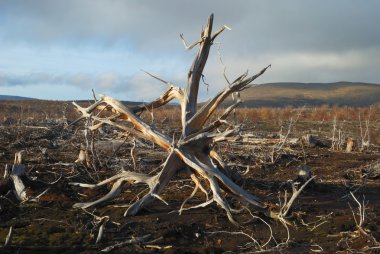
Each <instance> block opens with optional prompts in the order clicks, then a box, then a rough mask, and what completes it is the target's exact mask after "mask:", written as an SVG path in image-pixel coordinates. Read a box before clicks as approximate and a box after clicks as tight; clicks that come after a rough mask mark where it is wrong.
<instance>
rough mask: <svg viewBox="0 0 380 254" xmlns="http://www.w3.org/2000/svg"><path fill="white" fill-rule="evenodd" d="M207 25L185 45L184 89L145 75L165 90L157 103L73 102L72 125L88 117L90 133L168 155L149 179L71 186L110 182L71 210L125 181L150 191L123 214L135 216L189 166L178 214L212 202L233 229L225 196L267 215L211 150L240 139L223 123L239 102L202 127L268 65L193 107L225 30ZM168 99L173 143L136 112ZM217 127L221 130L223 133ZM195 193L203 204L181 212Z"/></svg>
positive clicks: (136, 176) (123, 176)
mask: <svg viewBox="0 0 380 254" xmlns="http://www.w3.org/2000/svg"><path fill="white" fill-rule="evenodd" d="M212 25H213V15H211V16H210V17H209V19H208V22H207V24H206V26H205V28H204V29H203V31H202V32H201V37H200V40H199V41H198V42H196V43H195V44H193V45H192V46H189V47H188V48H189V49H191V48H193V47H195V46H197V45H199V49H198V53H197V54H196V57H195V59H194V62H193V65H192V66H191V68H190V70H189V73H188V77H187V85H186V88H185V90H184V91H183V90H182V89H181V88H179V87H176V86H174V85H173V84H171V83H170V82H167V81H164V80H162V79H160V78H158V77H156V76H153V75H152V74H149V73H148V74H149V75H150V76H152V77H154V78H155V79H158V80H159V81H161V82H163V83H165V84H167V85H169V89H168V90H167V91H166V92H165V93H164V94H163V95H161V96H160V97H159V98H158V99H156V100H155V101H153V102H151V103H149V104H147V105H142V106H136V107H126V106H125V105H124V104H122V103H121V102H119V101H117V100H115V99H113V98H111V97H107V96H103V97H101V99H100V100H97V101H95V102H94V103H93V104H92V105H90V106H89V107H87V108H83V107H81V106H79V105H78V104H76V103H73V104H74V105H75V106H76V108H77V109H78V111H79V112H80V113H81V114H82V116H81V117H80V118H79V119H78V120H76V121H74V123H75V122H78V121H79V120H82V119H87V120H89V119H90V120H91V121H92V123H91V124H89V123H88V122H87V124H86V127H87V128H88V129H90V130H91V131H95V130H97V129H99V128H100V127H102V126H103V125H110V126H113V127H115V128H117V129H118V130H120V131H122V132H124V133H125V135H131V136H134V137H137V138H141V139H145V140H146V141H150V142H152V143H153V144H156V145H158V146H160V147H161V148H162V149H164V150H166V151H167V152H168V157H167V159H166V162H165V163H164V166H163V168H162V170H161V171H160V172H159V173H158V174H157V175H154V176H148V175H145V174H141V173H136V172H122V173H120V174H118V175H116V176H114V177H111V178H109V179H107V180H104V181H102V182H100V183H98V184H93V185H91V184H81V183H71V184H72V185H74V186H80V187H87V188H96V187H99V186H102V185H105V184H107V183H111V182H115V183H114V184H113V186H112V189H111V191H110V192H109V193H108V194H107V195H105V196H104V197H102V198H100V199H98V200H96V201H93V202H86V203H77V204H75V205H74V207H79V208H87V207H90V206H94V205H97V204H100V203H102V202H104V201H107V200H110V199H112V198H113V197H115V196H116V195H118V194H119V193H120V191H121V188H122V185H123V183H125V182H128V183H130V184H135V183H145V184H147V185H148V187H149V192H148V193H146V194H145V195H144V196H143V197H142V198H140V199H138V200H137V201H135V202H134V203H133V204H132V205H131V206H130V207H129V208H128V209H127V211H126V212H125V215H135V214H137V213H138V212H139V211H140V210H141V209H142V208H144V207H147V206H149V205H150V204H151V202H152V201H153V200H154V199H155V198H158V199H160V200H162V198H161V197H160V194H161V192H162V191H163V190H164V189H165V187H166V186H167V184H168V183H169V182H170V180H171V179H172V177H173V176H174V175H175V174H176V173H177V172H178V171H179V170H180V169H183V168H189V169H190V175H191V177H192V180H193V181H194V183H195V188H194V190H193V192H192V194H191V195H190V196H189V197H188V198H187V199H186V200H184V202H183V203H182V205H181V207H180V209H179V212H180V213H181V212H182V211H184V210H187V209H191V208H196V207H201V206H206V205H208V204H211V203H213V202H215V203H217V204H218V205H219V206H220V207H221V208H223V209H224V210H225V212H226V214H227V216H228V218H229V220H230V221H231V222H232V223H234V224H236V225H237V222H236V221H235V219H234V218H233V216H232V213H233V212H234V209H232V208H231V207H230V205H229V203H228V201H227V199H226V197H225V194H228V195H229V196H231V197H234V198H236V199H237V200H239V201H240V202H241V203H242V204H243V205H251V206H254V207H255V208H256V209H257V210H259V211H261V212H263V213H265V214H267V215H268V216H271V215H272V213H271V212H270V211H269V208H268V206H267V205H266V204H264V203H263V202H261V201H260V200H259V198H257V197H255V196H253V195H251V194H250V193H248V192H246V191H245V190H244V189H242V188H241V187H240V186H239V185H237V184H236V183H235V182H234V181H233V180H232V179H231V178H230V177H229V176H227V175H226V172H228V167H227V165H226V163H224V162H223V160H222V158H221V156H219V155H218V154H217V153H216V151H214V150H212V147H213V145H214V144H215V143H217V142H221V141H227V140H228V139H229V138H231V137H232V138H233V137H238V136H239V135H240V131H241V129H240V126H234V125H232V124H229V123H228V122H227V117H228V115H229V114H230V113H231V112H232V111H233V109H235V108H236V107H237V105H238V104H239V101H238V102H237V103H235V104H233V105H232V106H230V107H229V108H227V109H226V110H225V111H224V113H223V114H222V115H221V116H220V117H219V118H218V119H217V120H216V121H214V122H211V123H210V124H209V125H208V126H205V124H206V123H207V122H209V120H210V117H211V116H212V115H213V113H214V112H215V110H216V108H217V107H218V106H219V105H221V103H222V102H223V101H224V100H225V99H226V98H227V97H228V96H230V95H231V94H233V93H234V92H240V91H243V90H244V89H246V88H247V87H249V86H250V85H251V83H252V82H253V81H254V80H255V79H256V78H258V77H259V76H261V75H262V74H263V73H264V72H265V71H266V70H267V68H269V67H270V66H268V67H266V68H263V69H262V70H261V71H260V72H259V73H257V74H255V75H253V76H248V72H246V73H244V74H242V75H241V76H239V77H238V78H237V79H236V80H235V81H233V82H231V83H229V85H228V86H227V87H226V88H225V89H223V90H222V91H220V92H219V93H218V94H217V95H216V96H215V97H213V98H212V99H211V100H209V101H208V102H207V103H205V104H204V106H203V107H201V108H200V109H198V108H197V97H198V88H199V82H200V79H201V77H202V75H203V74H202V72H203V69H204V66H205V64H206V61H207V58H208V54H209V50H210V48H211V46H212V44H213V42H214V39H215V38H216V37H217V36H218V35H219V34H220V33H221V32H223V31H224V29H225V26H223V27H222V28H221V29H220V30H219V31H217V32H216V33H215V34H212ZM173 99H177V100H178V101H179V103H180V106H181V122H182V135H181V137H180V138H179V140H175V137H174V136H173V138H172V137H170V136H168V135H166V134H165V133H163V132H161V131H160V130H159V129H157V128H156V127H155V126H154V125H153V124H151V125H149V124H147V123H145V122H144V121H143V120H142V119H141V117H140V114H141V113H142V112H144V111H145V110H153V109H154V108H158V107H161V106H163V105H165V104H167V103H169V102H170V101H171V100H173ZM104 113H106V114H104ZM225 126H227V127H225ZM222 127H223V128H224V129H222ZM133 159H134V158H133ZM135 170H136V169H135ZM198 178H202V179H204V180H205V182H207V183H208V188H209V189H210V190H211V193H212V197H211V198H210V199H209V197H208V192H207V191H206V189H205V188H204V187H203V186H202V185H201V183H200V181H199V180H198ZM198 189H201V191H203V192H204V193H205V194H206V201H205V202H204V203H202V204H199V205H196V206H193V207H190V208H184V205H185V204H186V202H187V201H188V200H189V199H190V198H192V197H193V196H194V195H195V193H196V192H197V191H198ZM164 202H165V201H164ZM272 217H273V216H272ZM276 218H277V217H276Z"/></svg>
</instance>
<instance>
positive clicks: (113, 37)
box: [0, 0, 380, 101]
mask: <svg viewBox="0 0 380 254" xmlns="http://www.w3.org/2000/svg"><path fill="white" fill-rule="evenodd" d="M378 10H380V2H379V1H375V0H368V1H365V2H361V1H354V0H335V1H327V0H321V1H313V0H289V1H275V0H267V1H255V0H253V1H242V0H237V1H226V0H222V1H200V0H194V1H167V0H165V1H137V0H135V1H121V0H67V1H49V0H34V1H31V0H25V1H21V0H20V1H19V0H9V1H7V0H2V1H0V94H12V95H19V96H28V97H35V98H40V99H55V100H74V99H89V98H91V97H92V93H91V89H92V88H93V89H94V90H95V92H96V93H102V94H107V95H110V96H114V97H116V98H118V99H122V100H139V101H141V100H143V101H149V100H151V99H153V98H155V97H157V96H159V94H160V93H161V92H162V91H163V90H164V89H165V87H164V86H163V85H162V84H160V83H159V82H157V81H155V80H153V79H152V78H150V77H148V76H147V75H146V74H144V72H143V71H142V70H146V71H149V72H151V73H154V74H156V75H158V76H160V77H162V78H163V79H166V80H168V81H171V82H174V83H176V84H178V85H180V86H184V85H185V82H186V75H187V70H188V68H189V66H190V65H191V62H192V58H193V57H194V54H195V50H193V51H185V50H184V48H183V45H182V42H181V40H180V38H179V34H180V33H183V34H184V36H185V38H186V40H188V42H192V41H196V40H197V39H198V36H199V32H200V30H201V27H202V25H203V24H204V23H205V21H206V20H207V17H208V15H209V14H211V13H214V14H215V23H214V27H215V28H214V29H217V28H219V27H220V26H222V25H223V24H227V25H228V26H229V27H231V28H232V31H226V32H224V33H223V34H222V35H221V36H220V37H219V38H218V43H216V44H215V45H214V48H213V50H212V51H211V54H210V57H209V62H208V65H207V66H206V69H205V72H204V74H205V77H206V81H207V83H209V84H210V88H209V91H208V92H207V90H206V86H204V85H202V87H201V89H200V96H201V99H205V98H207V97H208V96H210V94H213V93H215V92H216V91H218V90H219V89H221V88H223V87H224V86H225V85H226V83H225V81H224V79H223V76H222V73H223V69H224V67H226V73H227V75H228V76H229V77H230V79H234V78H235V77H236V76H238V75H240V74H241V73H243V72H245V71H246V70H247V69H248V70H249V71H250V72H251V73H253V72H257V71H258V70H260V69H261V68H262V67H264V66H266V65H268V64H272V68H271V69H270V70H269V71H268V72H267V73H265V75H264V76H262V77H260V79H259V80H257V83H266V82H290V81H295V82H336V81H342V80H346V81H362V82H370V83H380V77H379V74H378V73H379V71H378V70H379V66H380V29H378V27H377V26H378V24H379V21H380V19H379V18H378ZM218 49H219V50H218ZM220 56H221V57H222V59H223V64H224V65H223V64H222V63H221V62H220V60H219V58H220Z"/></svg>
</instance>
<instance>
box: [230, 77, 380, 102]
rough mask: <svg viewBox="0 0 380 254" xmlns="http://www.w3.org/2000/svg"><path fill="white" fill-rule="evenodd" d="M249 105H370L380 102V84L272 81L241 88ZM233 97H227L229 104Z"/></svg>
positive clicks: (244, 99) (242, 95) (242, 96)
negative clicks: (243, 89)
mask: <svg viewBox="0 0 380 254" xmlns="http://www.w3.org/2000/svg"><path fill="white" fill-rule="evenodd" d="M241 98H242V100H243V106H245V107H284V106H294V107H299V106H304V105H305V106H320V105H337V106H369V105H372V104H376V103H380V85H378V84H369V83H355V82H344V81H342V82H336V83H290V82H288V83H268V84H261V85H258V86H255V87H251V88H248V89H247V90H245V91H243V92H241ZM231 103H232V99H228V100H227V101H226V104H227V105H230V104H231Z"/></svg>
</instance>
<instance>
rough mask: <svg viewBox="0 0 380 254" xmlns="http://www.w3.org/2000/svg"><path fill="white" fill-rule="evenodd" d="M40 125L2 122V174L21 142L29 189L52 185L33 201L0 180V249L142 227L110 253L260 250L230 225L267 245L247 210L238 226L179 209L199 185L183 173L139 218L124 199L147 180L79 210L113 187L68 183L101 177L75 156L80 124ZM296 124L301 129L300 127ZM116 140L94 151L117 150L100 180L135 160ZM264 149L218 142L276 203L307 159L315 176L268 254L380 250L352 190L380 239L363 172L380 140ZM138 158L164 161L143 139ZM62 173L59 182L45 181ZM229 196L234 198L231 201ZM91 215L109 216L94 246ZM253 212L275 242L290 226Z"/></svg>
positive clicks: (93, 248) (142, 162) (49, 245)
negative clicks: (270, 154) (269, 157)
mask: <svg viewBox="0 0 380 254" xmlns="http://www.w3.org/2000/svg"><path fill="white" fill-rule="evenodd" d="M36 125H38V126H40V127H41V126H42V127H47V128H46V129H45V128H31V127H30V126H32V125H29V127H22V126H19V125H11V126H0V175H1V177H2V175H3V174H4V172H3V170H4V168H5V164H12V163H13V159H14V154H15V152H17V151H20V150H25V154H24V158H25V164H26V165H27V169H28V174H29V176H30V177H36V179H38V180H36V181H39V182H36V181H34V182H31V184H30V185H29V187H28V194H29V195H30V196H37V195H38V194H40V193H42V192H43V191H44V190H46V189H47V188H49V190H48V192H47V193H46V194H44V195H42V196H41V197H40V198H39V199H38V200H37V201H36V202H32V201H27V202H24V203H21V204H19V203H18V201H17V200H16V199H15V198H14V195H13V194H12V193H7V192H8V190H9V188H8V189H7V188H6V186H4V185H1V183H0V195H1V198H0V244H3V243H4V241H5V238H6V235H7V234H8V231H9V228H10V227H11V226H12V227H13V237H12V241H11V244H10V245H9V246H7V247H1V248H0V253H20V254H21V253H99V251H100V250H102V249H104V248H105V247H107V246H110V245H112V244H114V243H116V242H121V241H125V240H127V239H131V238H133V237H142V236H145V235H150V236H149V237H147V240H146V241H145V243H140V244H129V245H125V246H124V247H120V248H116V249H115V250H114V251H113V252H112V253H160V252H163V253H223V252H228V251H231V252H233V253H241V252H253V251H257V250H258V249H255V248H253V247H252V245H249V244H248V243H252V240H251V239H250V238H248V237H247V236H245V235H242V234H240V233H237V234H231V233H225V232H226V231H228V232H244V233H246V234H248V235H251V236H252V237H253V238H255V239H256V240H257V241H258V242H259V243H260V244H261V245H262V244H263V243H265V242H266V240H267V239H268V237H269V235H270V231H269V229H268V226H267V225H266V224H264V223H263V222H262V221H260V220H258V219H256V220H251V218H252V217H251V216H250V215H249V213H247V212H243V213H241V214H238V215H236V219H237V221H238V222H240V223H241V224H242V226H241V227H240V228H238V227H236V226H234V225H233V224H231V223H230V222H229V221H228V219H227V216H226V214H225V212H224V211H223V210H222V209H221V208H219V207H217V205H215V204H212V205H209V206H208V207H205V208H198V209H193V210H188V211H184V212H183V213H182V214H181V215H179V214H178V209H179V208H180V206H181V204H182V202H183V200H184V199H185V198H186V197H188V196H189V195H190V193H191V192H192V189H193V183H192V182H191V181H188V176H187V175H186V173H185V172H183V173H182V174H179V175H178V176H176V177H175V180H174V181H173V182H171V183H170V184H169V186H168V187H167V188H166V190H165V191H164V193H163V194H162V197H163V198H164V200H165V201H167V202H168V203H169V205H165V204H164V203H163V202H161V201H159V200H156V201H154V203H153V205H152V206H151V207H149V210H148V209H146V210H144V211H142V212H140V213H139V214H138V215H136V216H134V217H124V216H123V214H124V212H125V210H126V208H125V207H121V206H123V205H124V206H125V205H128V204H129V203H130V202H131V201H132V200H133V199H134V198H135V195H136V194H138V193H141V192H142V191H144V190H145V186H143V185H134V186H128V185H125V186H124V188H123V191H122V193H121V195H120V196H118V197H117V198H115V199H114V200H112V201H110V202H107V203H106V204H104V205H99V206H97V207H96V209H95V208H89V209H87V211H88V213H86V212H85V211H83V210H81V209H74V208H72V206H73V204H74V203H76V202H83V201H90V200H95V199H97V198H99V197H101V196H103V195H105V194H106V193H107V192H108V191H109V190H110V188H111V185H108V186H106V187H103V188H99V189H95V190H90V189H84V188H80V187H74V186H70V185H69V184H68V183H69V182H87V183H94V182H95V181H94V180H93V179H91V178H90V176H89V174H88V173H87V172H86V169H85V167H84V166H83V165H79V164H72V163H73V162H74V161H75V160H76V158H77V157H78V151H79V146H80V143H81V142H82V133H81V131H80V128H78V127H77V126H75V127H70V128H67V129H65V128H64V127H63V125H60V124H57V123H54V124H52V123H44V124H42V123H38V124H36ZM301 126H302V128H304V129H306V130H307V129H309V130H310V129H313V128H314V123H312V122H310V123H308V124H306V123H304V124H302V125H301ZM260 128H264V127H263V126H260V125H259V124H258V125H257V126H256V131H257V132H259V131H260V132H264V131H267V130H268V128H266V127H265V129H260ZM168 131H169V130H168ZM171 131H172V130H171ZM298 132H299V133H301V132H302V130H301V129H298ZM300 135H301V134H300ZM108 136H109V137H116V136H117V134H112V133H111V132H110V134H109V135H108ZM104 144H106V145H104ZM107 144H108V145H107ZM110 144H111V143H110V141H109V140H103V147H102V148H103V149H100V148H99V150H98V153H99V157H100V158H102V160H103V162H106V161H107V160H108V158H110V157H112V156H111V154H112V153H115V156H114V157H113V159H112V158H111V159H109V160H108V163H104V164H105V165H104V166H103V167H102V168H100V169H98V171H97V172H95V171H94V170H93V169H88V172H89V173H90V175H91V177H93V178H94V179H97V178H99V180H103V179H105V178H107V177H110V176H112V175H114V174H116V173H117V172H118V171H119V170H120V168H121V167H122V166H123V167H124V168H125V169H126V170H128V169H130V168H131V165H132V162H131V158H130V149H131V144H130V142H127V143H125V144H124V145H122V146H121V148H120V149H119V150H117V151H115V149H116V147H118V146H119V145H120V143H117V144H116V145H115V144H113V145H110ZM39 147H41V148H48V154H49V158H44V156H43V155H42V153H41V151H40V148H39ZM260 149H261V148H260V147H259V146H257V145H256V146H255V147H253V146H249V145H239V144H231V145H227V144H222V145H221V146H220V147H219V150H220V151H226V152H225V153H223V156H224V158H225V159H226V160H227V161H228V162H230V163H235V164H245V165H250V168H249V171H248V172H247V171H246V168H244V167H239V166H234V167H232V168H233V169H234V170H236V171H238V172H240V173H241V174H244V173H246V174H245V175H244V177H243V179H244V180H243V181H241V182H240V183H239V184H240V185H242V186H243V187H244V189H246V190H248V191H249V192H250V193H252V194H253V195H255V196H258V197H260V198H261V199H262V200H266V201H267V202H270V203H273V204H278V203H279V198H278V197H279V195H281V196H282V197H283V195H284V191H285V190H287V191H288V192H291V188H290V184H289V183H287V181H288V180H291V179H295V178H296V176H297V170H296V168H297V166H299V165H302V164H303V163H304V160H306V163H307V165H308V166H310V167H311V169H312V174H313V175H314V176H316V178H315V181H314V182H313V183H312V184H310V186H308V187H307V188H306V189H305V190H304V191H303V192H302V193H301V195H300V197H299V198H298V199H297V201H296V202H295V204H294V207H293V210H292V211H293V221H292V224H293V225H292V226H289V230H290V238H289V241H288V243H287V244H286V245H280V247H278V248H277V249H271V248H272V247H274V246H275V245H276V243H275V242H274V241H271V242H270V243H269V244H268V245H267V246H265V247H264V249H266V250H268V249H269V252H270V253H277V252H281V253H318V252H319V253H320V252H323V253H337V252H339V251H341V253H357V252H359V251H364V252H365V253H376V251H379V250H380V249H375V248H374V249H369V248H370V247H376V244H375V243H374V242H373V241H372V240H371V239H370V238H369V237H366V236H364V235H363V234H362V235H354V234H353V232H355V231H356V225H355V221H354V217H353V214H352V211H351V209H350V206H349V204H350V205H351V207H352V208H353V209H354V210H355V211H356V210H357V204H356V203H355V202H354V200H353V199H352V198H351V197H349V193H350V191H354V192H355V196H356V197H357V198H358V199H359V200H360V201H362V200H363V199H364V198H365V207H366V212H365V215H366V217H365V222H364V225H363V228H365V229H366V230H368V234H370V235H372V236H373V237H374V238H375V239H377V240H379V241H380V195H379V193H380V180H379V179H376V178H375V179H368V178H366V177H365V174H364V170H365V169H366V167H367V166H368V165H369V164H371V163H373V162H375V161H377V160H379V159H380V153H379V148H378V147H372V148H371V151H369V152H356V151H355V152H352V153H346V152H335V151H330V150H329V149H328V148H318V147H315V148H311V147H305V148H304V152H303V151H302V146H301V145H300V144H296V145H292V146H288V147H287V150H286V151H284V152H283V153H284V154H283V155H282V156H281V157H280V160H279V161H278V162H277V163H276V164H275V165H269V164H268V163H263V162H262V161H261V160H260V158H259V156H256V155H257V154H258V152H259V151H264V153H265V150H260ZM137 157H138V158H139V159H138V161H137V165H138V168H140V169H141V170H142V171H143V172H146V173H148V172H151V171H152V170H154V169H157V168H158V167H159V165H160V163H162V162H163V160H164V159H165V153H164V152H162V151H161V150H159V149H158V148H152V147H151V146H150V145H149V144H148V146H146V147H138V149H137ZM60 162H62V163H68V164H67V165H65V164H59V163H60ZM57 179H59V180H58V181H57V182H56V183H55V184H52V185H49V184H47V183H49V182H53V181H55V180H57ZM8 187H9V186H8ZM204 201H205V196H204V194H203V193H202V192H198V193H197V194H196V195H195V197H194V198H193V199H192V200H190V201H189V203H188V204H187V205H196V204H199V203H201V202H204ZM230 202H231V204H235V201H234V200H230ZM252 212H254V209H253V208H252ZM91 213H92V214H95V215H97V216H109V217H110V221H108V222H107V224H106V226H105V229H104V235H103V238H102V240H101V242H100V243H98V244H95V240H96V237H97V234H98V230H99V226H98V225H96V223H95V220H94V216H93V215H91ZM256 215H259V216H260V217H261V218H263V219H264V220H265V221H266V222H267V223H268V224H269V225H270V226H271V228H272V231H273V235H274V237H275V239H276V241H277V243H281V242H285V241H286V239H287V232H286V229H285V227H284V226H283V225H282V224H281V223H280V222H278V221H275V220H271V219H268V218H266V217H265V216H263V215H260V214H256ZM357 218H358V217H357ZM245 222H246V223H245ZM221 231H223V232H221ZM213 232H214V233H213ZM218 232H219V233H218ZM244 247H246V248H244Z"/></svg>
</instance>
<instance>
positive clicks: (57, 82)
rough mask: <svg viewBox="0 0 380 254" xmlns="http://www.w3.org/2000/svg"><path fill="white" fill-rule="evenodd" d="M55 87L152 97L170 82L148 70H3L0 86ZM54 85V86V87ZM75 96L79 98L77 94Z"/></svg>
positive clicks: (134, 97)
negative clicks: (129, 72)
mask: <svg viewBox="0 0 380 254" xmlns="http://www.w3.org/2000/svg"><path fill="white" fill-rule="evenodd" d="M48 85H50V87H55V89H58V90H61V89H62V90H64V89H67V88H69V89H73V88H75V89H77V90H79V91H81V93H82V94H88V97H89V96H90V95H91V94H90V93H91V89H94V90H95V92H96V93H99V94H108V95H116V97H117V98H120V99H127V100H145V101H147V100H152V99H155V98H156V97H158V96H159V95H160V94H161V93H162V92H163V91H164V89H165V88H166V86H165V85H164V84H162V83H160V82H158V81H156V80H155V79H152V78H151V77H148V76H147V75H146V74H145V73H143V72H139V73H135V74H134V75H131V76H126V75H119V74H117V73H101V74H99V75H93V74H89V73H74V74H65V75H51V74H49V73H41V72H39V73H29V74H24V75H7V74H4V73H0V87H3V88H5V89H7V90H12V88H13V87H17V88H18V89H19V88H20V87H24V88H27V89H30V87H33V86H48ZM50 89H51V88H50ZM71 99H75V94H73V97H72V98H71Z"/></svg>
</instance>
